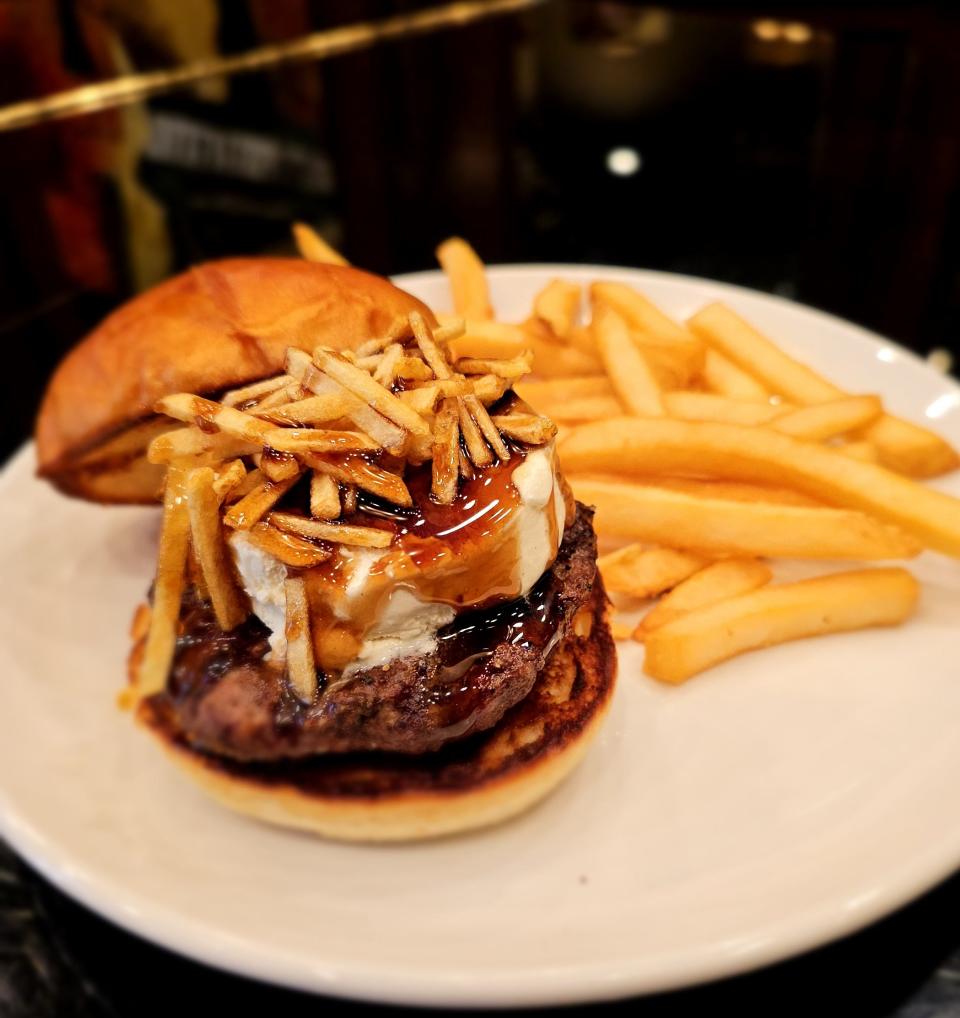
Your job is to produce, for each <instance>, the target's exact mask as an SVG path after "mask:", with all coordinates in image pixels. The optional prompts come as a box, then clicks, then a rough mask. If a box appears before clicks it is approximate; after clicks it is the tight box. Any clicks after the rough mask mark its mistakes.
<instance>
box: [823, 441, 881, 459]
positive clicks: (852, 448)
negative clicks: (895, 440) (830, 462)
mask: <svg viewBox="0 0 960 1018" xmlns="http://www.w3.org/2000/svg"><path fill="white" fill-rule="evenodd" d="M832 448H833V451H834V452H837V453H839V454H840V455H841V456H849V457H850V459H854V460H862V461H863V462H864V463H879V462H880V453H879V452H877V447H876V446H875V445H874V444H873V442H866V441H860V442H844V443H843V444H842V445H835V446H832Z"/></svg>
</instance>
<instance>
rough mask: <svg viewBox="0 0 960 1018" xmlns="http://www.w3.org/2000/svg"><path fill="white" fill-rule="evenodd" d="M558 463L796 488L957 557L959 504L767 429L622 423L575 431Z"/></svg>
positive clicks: (596, 469)
mask: <svg viewBox="0 0 960 1018" xmlns="http://www.w3.org/2000/svg"><path fill="white" fill-rule="evenodd" d="M562 460H563V465H564V468H565V469H566V470H567V471H573V472H576V471H580V472H583V471H590V472H602V473H613V474H619V475H623V474H628V475H633V476H649V475H651V474H653V475H656V474H678V473H691V472H692V473H696V474H699V475H701V476H713V477H721V478H727V479H731V480H739V481H751V482H758V483H760V484H773V485H779V486H781V487H788V488H795V489H796V490H798V491H801V492H804V493H805V494H807V495H811V496H812V497H814V498H817V499H820V500H822V501H824V502H829V503H832V504H834V505H841V506H847V507H849V508H852V509H861V510H863V511H864V512H867V513H870V514H871V515H873V516H875V517H876V518H877V519H879V520H883V521H885V522H887V523H893V524H894V525H896V526H898V527H900V528H902V529H903V530H905V531H906V532H907V533H908V534H912V535H913V536H914V537H915V538H917V540H919V541H920V542H921V543H922V544H923V545H924V546H926V547H928V548H934V549H936V550H937V551H942V552H944V553H945V554H947V555H953V556H956V557H960V499H956V498H952V497H951V496H949V495H946V494H943V493H942V492H939V491H935V490H933V489H932V488H925V487H923V486H922V485H919V484H916V483H915V482H914V481H911V480H909V479H907V478H905V477H901V476H899V475H898V474H894V473H892V472H891V471H889V470H886V469H885V468H884V467H880V466H875V465H874V464H872V463H861V462H860V461H858V460H853V459H849V458H848V457H846V456H840V455H838V454H837V453H835V452H832V451H831V450H830V449H829V448H826V447H824V446H820V445H816V444H814V443H812V442H801V441H799V440H797V439H795V438H791V437H790V436H789V435H781V434H778V433H777V432H775V431H770V430H769V429H767V428H745V427H741V426H740V425H736V424H709V423H701V422H693V421H674V420H669V419H662V420H653V419H651V420H644V419H641V418H638V417H620V418H614V419H613V420H609V421H596V422H594V423H592V424H584V425H581V426H580V427H579V428H576V429H575V430H574V432H573V433H572V434H571V435H570V436H569V437H567V438H566V439H565V440H564V443H563V449H562Z"/></svg>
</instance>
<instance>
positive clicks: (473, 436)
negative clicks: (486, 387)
mask: <svg viewBox="0 0 960 1018" xmlns="http://www.w3.org/2000/svg"><path fill="white" fill-rule="evenodd" d="M463 399H464V398H463V396H459V397H458V398H457V410H458V412H459V414H460V434H461V435H463V443H464V445H465V446H466V447H467V455H468V456H469V457H470V460H471V462H472V463H473V465H474V466H477V467H488V466H490V464H491V463H492V462H493V453H492V452H490V450H489V449H488V448H487V444H486V442H484V440H483V435H482V434H481V432H480V428H479V427H478V426H477V422H476V421H475V420H474V419H473V417H471V416H470V411H469V410H468V409H467V407H466V404H465V403H464V401H463Z"/></svg>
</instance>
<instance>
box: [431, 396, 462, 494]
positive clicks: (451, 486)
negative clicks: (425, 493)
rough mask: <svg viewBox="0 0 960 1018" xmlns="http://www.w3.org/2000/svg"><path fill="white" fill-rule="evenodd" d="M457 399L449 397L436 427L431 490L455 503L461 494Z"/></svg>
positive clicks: (438, 417) (445, 401)
mask: <svg viewBox="0 0 960 1018" xmlns="http://www.w3.org/2000/svg"><path fill="white" fill-rule="evenodd" d="M458 420H459V414H458V410H457V402H456V400H455V399H452V398H449V397H448V398H447V399H445V400H444V401H443V406H442V407H441V409H440V412H439V413H438V414H437V418H436V422H435V423H434V427H433V465H432V471H433V474H432V481H431V491H432V493H433V497H434V498H435V499H436V500H437V501H438V502H439V503H440V504H441V505H451V504H452V503H453V501H454V499H455V498H456V497H457V480H458V478H459V476H460V426H459V423H458Z"/></svg>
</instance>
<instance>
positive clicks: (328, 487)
mask: <svg viewBox="0 0 960 1018" xmlns="http://www.w3.org/2000/svg"><path fill="white" fill-rule="evenodd" d="M310 515H311V516H313V517H315V518H316V519H318V520H335V519H336V518H337V517H338V516H339V515H340V486H339V485H338V484H337V482H336V481H335V480H334V479H333V478H332V477H331V476H330V475H329V474H320V473H317V471H316V470H314V472H313V476H312V477H311V478H310Z"/></svg>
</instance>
